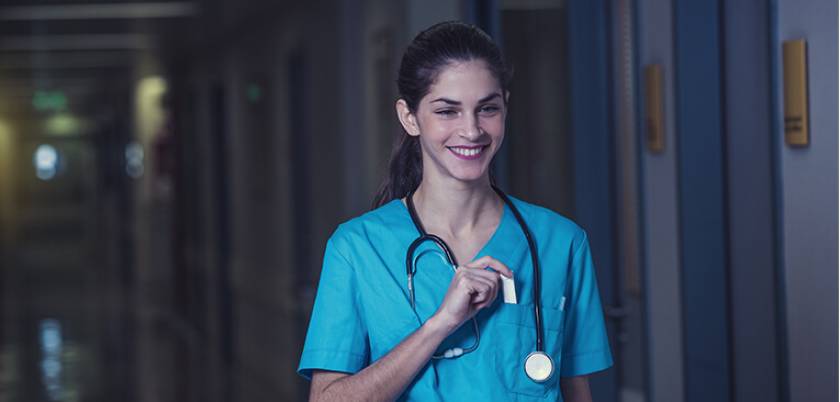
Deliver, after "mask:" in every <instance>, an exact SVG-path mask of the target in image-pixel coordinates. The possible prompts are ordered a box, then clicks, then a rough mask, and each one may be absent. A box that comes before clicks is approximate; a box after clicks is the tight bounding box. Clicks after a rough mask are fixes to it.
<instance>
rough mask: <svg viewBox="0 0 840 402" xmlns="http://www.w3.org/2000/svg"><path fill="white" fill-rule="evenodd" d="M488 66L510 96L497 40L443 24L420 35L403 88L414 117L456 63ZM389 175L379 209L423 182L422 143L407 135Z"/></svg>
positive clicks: (407, 61)
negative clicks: (445, 71)
mask: <svg viewBox="0 0 840 402" xmlns="http://www.w3.org/2000/svg"><path fill="white" fill-rule="evenodd" d="M471 60H482V61H484V62H485V63H486V64H487V68H488V69H489V70H490V73H491V74H493V76H494V77H496V79H498V81H499V85H501V87H502V93H506V92H507V84H508V81H509V79H510V71H509V70H508V68H507V65H506V64H505V61H504V59H503V58H502V52H501V50H499V47H498V46H496V44H495V43H494V42H493V39H492V38H491V37H490V36H489V35H487V34H486V33H484V31H482V30H481V29H479V28H478V27H476V26H474V25H470V24H466V23H463V22H459V21H449V22H441V23H439V24H435V25H433V26H431V27H429V28H428V29H426V30H425V31H423V32H420V33H419V34H417V36H416V37H415V38H414V40H413V41H411V44H409V45H408V48H406V50H405V54H403V57H402V61H401V62H400V70H399V76H398V78H397V87H398V90H399V96H400V98H401V99H403V100H404V101H405V103H406V104H408V108H409V110H411V112H412V113H416V112H417V107H418V106H419V104H420V100H421V99H423V97H424V96H426V95H427V94H428V93H429V90H430V88H431V86H432V84H434V82H435V80H436V79H437V76H438V74H440V72H441V70H442V69H443V68H444V67H446V66H448V65H451V64H452V63H455V62H462V61H471ZM388 167H389V171H388V175H387V176H386V178H385V180H384V181H383V183H382V185H381V186H380V188H379V191H378V192H377V194H376V197H375V198H374V200H373V208H378V207H380V206H382V205H384V204H386V203H388V202H389V201H391V200H395V199H398V198H403V197H405V196H406V195H408V193H410V192H412V191H414V190H415V189H416V188H417V186H419V185H420V181H421V180H422V179H423V158H422V154H421V150H420V141H419V139H418V137H414V136H410V135H408V133H403V135H402V136H401V137H400V138H399V139H398V140H397V141H396V142H395V143H394V149H393V151H392V152H391V160H390V162H389V163H388Z"/></svg>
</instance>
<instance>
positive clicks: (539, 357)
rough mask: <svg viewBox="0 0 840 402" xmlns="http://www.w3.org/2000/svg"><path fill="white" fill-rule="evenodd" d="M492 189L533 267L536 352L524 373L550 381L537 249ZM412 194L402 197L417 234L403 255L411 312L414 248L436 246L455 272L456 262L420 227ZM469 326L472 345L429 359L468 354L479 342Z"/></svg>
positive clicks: (519, 219) (521, 222)
mask: <svg viewBox="0 0 840 402" xmlns="http://www.w3.org/2000/svg"><path fill="white" fill-rule="evenodd" d="M492 187H493V190H495V191H496V193H497V194H499V197H501V198H502V200H503V201H504V202H505V204H507V206H508V208H510V210H511V211H512V212H513V216H514V217H516V221H517V222H518V223H519V227H520V228H522V232H523V233H525V239H527V240H528V249H529V250H530V252H531V265H532V267H533V268H534V323H535V324H536V333H537V334H536V335H537V336H536V337H537V345H536V348H535V349H536V350H534V351H533V352H531V353H530V354H528V356H527V357H526V358H525V374H526V375H527V376H528V378H530V379H531V380H533V381H535V382H545V381H547V380H548V379H549V378H551V374H552V373H554V361H552V360H551V357H549V356H548V354H546V353H545V350H544V349H543V345H544V343H543V326H542V306H541V303H540V265H539V264H540V262H539V259H538V258H537V246H536V245H535V244H534V239H533V238H532V237H531V232H530V230H529V229H528V225H527V224H526V223H525V220H524V219H523V218H522V215H521V214H520V213H519V210H518V209H516V206H514V205H513V202H511V201H510V198H508V196H507V195H505V193H504V192H502V190H499V189H498V188H497V187H496V186H492ZM413 198H414V191H412V192H410V193H409V194H408V195H407V196H406V197H405V200H406V205H407V206H408V213H409V215H411V221H412V222H413V223H414V226H415V227H416V228H417V231H418V232H420V237H418V238H417V239H415V240H414V241H413V242H411V245H409V246H408V251H407V252H406V256H405V269H406V275H407V276H408V294H409V300H410V302H411V308H412V309H413V310H414V312H415V313H416V312H417V309H416V305H415V301H414V258H413V257H414V251H415V250H416V249H417V247H419V246H420V244H422V243H423V242H426V241H431V242H433V243H435V244H437V246H438V247H440V249H441V250H443V253H444V255H445V256H446V260H447V262H448V263H449V265H450V266H451V267H452V269H453V270H456V269H458V263H457V261H455V255H454V254H453V253H452V249H450V248H449V245H447V244H446V242H444V241H443V239H441V238H440V237H438V236H435V235H433V234H429V233H426V230H425V229H424V228H423V224H422V223H420V218H419V217H418V216H417V211H416V210H415V209H414V200H413ZM472 326H473V331H474V332H475V342H474V343H473V344H472V345H470V346H469V347H466V348H451V349H447V350H446V351H444V352H443V353H436V354H434V355H433V356H432V358H433V359H454V358H457V357H460V356H463V355H465V354H467V353H470V352H472V351H474V350H476V349H477V348H478V344H479V342H480V341H481V334H480V331H479V329H478V321H476V319H475V317H473V318H472Z"/></svg>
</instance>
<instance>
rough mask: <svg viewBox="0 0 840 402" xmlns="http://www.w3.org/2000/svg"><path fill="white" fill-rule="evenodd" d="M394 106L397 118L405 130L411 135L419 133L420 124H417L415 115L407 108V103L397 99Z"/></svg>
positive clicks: (414, 135)
mask: <svg viewBox="0 0 840 402" xmlns="http://www.w3.org/2000/svg"><path fill="white" fill-rule="evenodd" d="M394 106H395V107H396V109H397V118H398V119H400V124H402V126H403V129H405V132H406V133H408V135H410V136H412V137H416V136H418V135H420V125H419V124H417V117H416V116H415V115H414V113H412V112H411V109H409V108H408V103H406V102H405V100H403V99H398V100H397V103H396V104H395V105H394Z"/></svg>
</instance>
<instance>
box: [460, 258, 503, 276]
mask: <svg viewBox="0 0 840 402" xmlns="http://www.w3.org/2000/svg"><path fill="white" fill-rule="evenodd" d="M464 266H465V267H467V268H480V269H481V270H482V271H484V268H488V267H489V268H490V269H492V270H493V271H495V272H497V273H499V274H501V275H504V276H506V277H508V278H513V271H511V270H510V268H508V267H507V265H505V264H502V262H501V261H499V260H497V259H495V258H493V257H490V256H489V255H486V256H484V257H481V258H479V259H477V260H474V261H472V262H470V263H467V264H465V265H464ZM485 272H486V271H485Z"/></svg>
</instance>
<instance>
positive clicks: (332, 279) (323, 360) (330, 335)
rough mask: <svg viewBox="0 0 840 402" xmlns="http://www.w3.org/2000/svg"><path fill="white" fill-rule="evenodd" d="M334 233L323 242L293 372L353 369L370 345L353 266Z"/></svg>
mask: <svg viewBox="0 0 840 402" xmlns="http://www.w3.org/2000/svg"><path fill="white" fill-rule="evenodd" d="M335 238H336V235H333V237H332V238H330V240H329V241H328V242H327V248H326V251H325V253H324V265H323V269H322V270H321V279H320V283H319V284H318V290H317V293H316V295H315V305H314V307H313V309H312V317H311V319H310V320H309V330H308V331H307V332H306V341H305V342H304V345H303V353H302V355H301V358H300V365H299V366H298V369H297V372H298V374H300V375H301V376H303V377H305V378H306V379H311V378H312V371H313V370H328V371H340V372H345V373H355V372H358V371H359V370H361V369H362V368H364V367H365V366H367V365H368V364H369V359H370V347H369V343H368V331H367V327H366V325H365V320H364V315H363V310H362V306H361V305H360V301H359V298H358V285H357V282H356V275H355V270H354V269H353V267H352V266H351V264H350V263H349V262H348V260H347V258H345V256H344V255H343V254H342V253H341V251H340V250H339V247H338V245H337V242H336V240H335Z"/></svg>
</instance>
